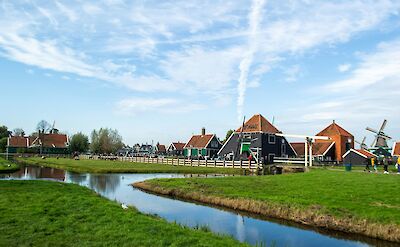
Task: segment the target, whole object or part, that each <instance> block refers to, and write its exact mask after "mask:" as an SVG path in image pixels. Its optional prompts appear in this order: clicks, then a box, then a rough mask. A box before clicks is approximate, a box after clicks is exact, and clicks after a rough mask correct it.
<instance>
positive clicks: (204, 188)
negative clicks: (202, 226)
mask: <svg viewBox="0 0 400 247" xmlns="http://www.w3.org/2000/svg"><path fill="white" fill-rule="evenodd" d="M145 183H146V184H150V185H151V186H153V187H158V188H162V189H167V190H173V191H175V192H176V193H175V194H179V193H181V194H185V193H199V194H201V195H206V196H216V197H223V198H233V199H250V200H254V201H260V202H266V203H268V204H275V205H283V206H287V207H290V208H298V209H304V210H306V209H309V210H314V211H316V212H318V213H321V214H324V215H334V216H336V217H340V218H348V217H350V218H357V219H366V220H368V221H371V222H377V223H382V224H396V225H399V227H400V175H396V174H393V175H384V174H372V173H362V172H341V171H329V170H326V169H316V170H311V171H310V172H308V173H298V174H286V175H278V176H258V177H225V178H207V179H202V178H193V179H155V180H149V181H146V182H145Z"/></svg>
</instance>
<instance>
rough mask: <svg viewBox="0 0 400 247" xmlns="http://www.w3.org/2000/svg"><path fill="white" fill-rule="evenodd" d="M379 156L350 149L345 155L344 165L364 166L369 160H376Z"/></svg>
mask: <svg viewBox="0 0 400 247" xmlns="http://www.w3.org/2000/svg"><path fill="white" fill-rule="evenodd" d="M376 157H377V156H376V155H375V154H373V153H371V152H369V151H367V150H365V149H350V150H349V151H347V152H346V153H345V154H344V155H343V163H344V164H351V165H353V166H364V165H366V164H367V162H368V159H370V158H376Z"/></svg>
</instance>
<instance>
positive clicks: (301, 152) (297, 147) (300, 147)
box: [290, 142, 305, 156]
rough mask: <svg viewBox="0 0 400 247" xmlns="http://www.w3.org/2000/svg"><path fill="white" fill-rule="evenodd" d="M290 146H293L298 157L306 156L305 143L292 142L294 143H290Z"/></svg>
mask: <svg viewBox="0 0 400 247" xmlns="http://www.w3.org/2000/svg"><path fill="white" fill-rule="evenodd" d="M290 145H292V147H293V149H294V151H295V152H296V154H297V155H299V156H301V155H304V148H305V147H304V146H305V143H304V142H292V143H290Z"/></svg>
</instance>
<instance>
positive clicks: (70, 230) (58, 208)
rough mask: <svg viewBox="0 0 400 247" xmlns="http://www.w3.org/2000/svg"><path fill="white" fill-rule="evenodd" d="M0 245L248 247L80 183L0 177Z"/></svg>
mask: <svg viewBox="0 0 400 247" xmlns="http://www.w3.org/2000/svg"><path fill="white" fill-rule="evenodd" d="M0 194H1V196H0V213H1V217H0V232H1V234H0V246H171V245H172V246H247V245H245V244H241V243H239V242H237V241H236V240H234V239H232V238H230V237H228V236H218V235H215V234H212V233H211V232H208V231H207V229H206V228H204V229H203V230H201V229H202V228H201V227H200V229H199V230H194V229H189V228H186V227H182V226H179V225H177V224H173V223H168V222H166V221H165V220H163V219H160V218H157V217H154V216H149V215H144V214H142V213H140V212H138V211H137V210H136V209H134V208H129V209H128V210H124V209H122V208H121V206H120V205H119V204H118V203H116V202H113V201H109V200H107V199H105V198H103V197H101V196H99V195H97V194H96V193H95V192H93V191H91V190H89V189H87V188H85V187H81V186H78V185H74V184H66V183H58V182H50V181H18V180H15V181H0Z"/></svg>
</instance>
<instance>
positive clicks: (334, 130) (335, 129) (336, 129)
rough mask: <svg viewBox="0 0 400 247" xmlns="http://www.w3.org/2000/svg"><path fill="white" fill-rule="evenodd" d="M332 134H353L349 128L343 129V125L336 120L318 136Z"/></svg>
mask: <svg viewBox="0 0 400 247" xmlns="http://www.w3.org/2000/svg"><path fill="white" fill-rule="evenodd" d="M332 135H342V136H353V135H352V134H350V133H349V132H348V131H347V130H345V129H343V128H342V127H341V126H339V125H338V124H337V123H335V121H334V122H333V123H332V124H330V125H329V126H328V127H326V128H325V129H324V130H322V131H321V132H319V133H318V134H317V136H332Z"/></svg>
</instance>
